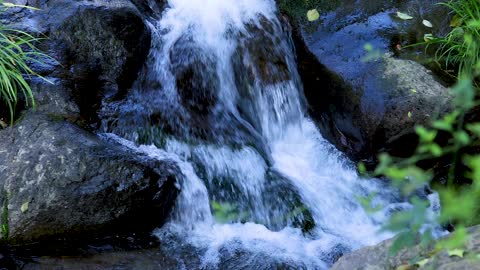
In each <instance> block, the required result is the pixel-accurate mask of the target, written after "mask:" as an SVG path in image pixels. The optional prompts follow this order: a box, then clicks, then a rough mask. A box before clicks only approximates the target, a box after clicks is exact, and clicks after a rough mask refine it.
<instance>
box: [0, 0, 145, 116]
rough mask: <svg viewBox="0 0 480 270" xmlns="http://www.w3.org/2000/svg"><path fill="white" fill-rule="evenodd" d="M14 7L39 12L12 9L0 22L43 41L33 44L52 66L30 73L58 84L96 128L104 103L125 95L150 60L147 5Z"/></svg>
mask: <svg viewBox="0 0 480 270" xmlns="http://www.w3.org/2000/svg"><path fill="white" fill-rule="evenodd" d="M14 2H15V3H18V4H23V5H30V6H35V7H38V8H40V10H36V11H32V10H28V9H11V10H9V12H8V13H7V14H6V16H3V17H2V18H0V19H3V20H2V22H3V23H6V24H12V25H14V26H15V27H18V28H21V29H24V30H26V31H28V32H31V33H33V34H37V33H38V34H39V35H40V37H44V36H46V37H47V38H46V39H45V40H43V41H42V42H41V43H40V44H37V45H38V47H39V48H40V49H41V50H42V51H43V52H45V53H46V54H48V55H49V56H50V57H52V58H53V59H55V61H52V60H51V59H44V62H45V63H43V64H39V63H32V64H33V68H34V70H35V71H36V72H38V73H39V74H40V75H42V76H45V77H48V78H56V79H59V80H61V82H62V84H63V85H65V86H66V87H68V88H69V89H70V92H71V93H70V96H71V98H73V99H74V100H75V101H76V103H77V104H78V105H79V108H80V113H81V117H82V118H84V119H85V120H86V121H88V122H89V123H90V124H98V121H99V117H98V111H99V110H100V109H101V107H102V103H103V102H105V101H108V100H114V99H119V98H122V97H123V96H124V95H125V94H126V93H127V92H128V90H129V89H130V88H131V86H132V84H133V82H134V81H135V80H136V79H137V77H138V74H139V72H140V71H141V69H142V66H143V64H144V62H145V60H146V58H147V56H148V53H149V50H150V43H151V33H150V29H149V28H148V27H147V24H146V20H148V18H149V17H148V16H147V15H144V14H142V12H146V13H149V12H148V11H147V10H146V7H144V5H146V2H147V1H134V2H131V1H128V0H122V1H97V2H93V1H67V0H65V1H49V0H46V1H25V0H23V1H21V0H17V1H14ZM144 2H145V3H144ZM137 6H139V7H140V9H139V8H137ZM40 33H41V34H40Z"/></svg>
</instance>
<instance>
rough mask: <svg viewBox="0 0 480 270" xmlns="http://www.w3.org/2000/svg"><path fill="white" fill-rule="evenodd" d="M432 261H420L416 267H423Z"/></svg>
mask: <svg viewBox="0 0 480 270" xmlns="http://www.w3.org/2000/svg"><path fill="white" fill-rule="evenodd" d="M429 261H430V259H428V258H427V259H423V260H420V261H418V262H416V263H415V265H418V267H422V266H424V265H426V264H427V263H428V262H429Z"/></svg>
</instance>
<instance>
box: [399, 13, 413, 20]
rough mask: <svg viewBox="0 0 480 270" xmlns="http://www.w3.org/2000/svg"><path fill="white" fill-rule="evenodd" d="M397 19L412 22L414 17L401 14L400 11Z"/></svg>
mask: <svg viewBox="0 0 480 270" xmlns="http://www.w3.org/2000/svg"><path fill="white" fill-rule="evenodd" d="M397 17H398V18H400V19H402V20H411V19H413V17H412V16H410V15H408V14H406V13H402V12H400V11H399V12H397Z"/></svg>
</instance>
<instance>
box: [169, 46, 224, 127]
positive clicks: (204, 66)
mask: <svg viewBox="0 0 480 270" xmlns="http://www.w3.org/2000/svg"><path fill="white" fill-rule="evenodd" d="M170 61H171V63H172V73H173V74H174V76H175V78H176V88H177V91H178V94H179V96H180V98H181V101H182V104H183V106H184V107H185V108H187V109H188V110H189V111H191V112H192V117H195V115H198V114H200V115H207V114H208V113H209V112H211V110H212V109H213V107H214V106H215V104H216V101H217V98H218V96H219V91H220V89H219V88H220V78H219V77H218V74H217V60H216V59H214V58H213V59H212V57H211V56H210V55H209V54H208V52H207V51H206V50H203V49H202V48H201V46H200V45H196V44H195V42H193V40H191V39H190V38H188V37H184V38H180V39H179V40H178V41H177V42H176V43H175V45H174V46H173V47H172V49H171V51H170Z"/></svg>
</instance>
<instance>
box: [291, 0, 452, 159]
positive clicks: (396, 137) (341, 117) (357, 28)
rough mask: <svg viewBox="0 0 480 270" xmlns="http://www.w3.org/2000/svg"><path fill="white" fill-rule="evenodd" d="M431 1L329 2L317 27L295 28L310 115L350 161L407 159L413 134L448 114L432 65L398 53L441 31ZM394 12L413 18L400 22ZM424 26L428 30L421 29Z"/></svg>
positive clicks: (443, 22)
mask: <svg viewBox="0 0 480 270" xmlns="http://www.w3.org/2000/svg"><path fill="white" fill-rule="evenodd" d="M438 2H440V1H437V0H428V1H400V2H398V1H397V2H392V1H372V0H361V1H353V0H347V1H334V2H332V3H331V5H330V7H332V8H331V9H330V10H327V9H326V8H324V9H322V10H321V13H322V15H321V17H320V20H319V21H318V22H316V23H310V24H304V23H299V24H297V23H295V22H294V23H295V24H296V25H297V27H296V28H295V29H296V30H295V31H294V39H295V42H296V45H297V46H296V47H297V56H298V64H299V72H300V74H301V76H302V79H303V82H304V87H305V95H306V98H307V100H308V103H309V104H310V107H309V111H310V114H311V116H312V118H313V119H314V120H315V121H316V122H317V124H318V126H319V128H320V129H321V131H322V133H323V135H324V136H325V137H326V138H327V139H328V140H329V141H331V142H332V143H333V144H335V146H336V147H337V148H339V149H341V150H343V151H344V152H346V153H348V154H350V156H351V157H354V158H356V159H368V158H372V157H374V156H376V154H377V153H378V152H382V151H389V152H391V153H392V154H407V153H406V151H409V149H414V147H415V144H416V143H415V136H412V135H413V127H414V126H415V125H417V124H426V123H429V121H430V120H431V119H432V118H435V117H437V116H439V115H442V114H444V113H445V112H447V111H449V109H450V106H449V101H450V99H451V96H450V94H449V89H448V88H447V87H446V86H445V85H446V84H445V82H443V81H441V80H439V79H438V76H437V74H435V73H434V72H432V71H431V70H429V69H428V68H430V67H432V66H427V67H428V68H426V67H424V66H422V64H423V63H426V59H427V58H428V56H425V54H424V52H423V47H418V51H414V52H412V51H409V50H407V49H403V46H404V45H406V44H410V43H415V42H422V41H423V35H424V34H426V33H431V32H432V31H433V33H434V34H435V35H441V34H442V33H443V32H445V30H446V29H448V22H449V21H448V15H447V13H448V11H447V10H446V9H445V8H444V7H442V6H440V5H436V3H438ZM397 11H401V12H404V13H407V14H409V15H411V16H412V17H413V19H412V20H401V19H399V18H398V17H397V15H396V12H397ZM423 19H426V20H429V21H431V22H432V24H433V25H434V27H433V28H428V27H426V26H424V25H423V24H422V20H423ZM367 44H370V45H371V47H372V49H371V51H370V52H367V51H366V50H365V45H367ZM422 56H423V57H422ZM412 60H415V61H412Z"/></svg>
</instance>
